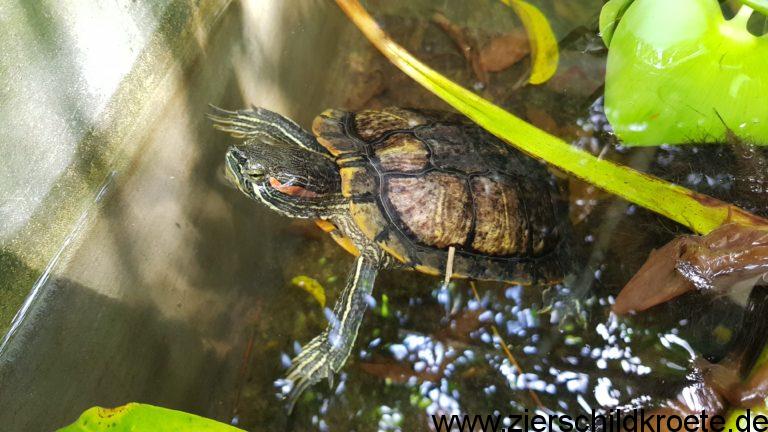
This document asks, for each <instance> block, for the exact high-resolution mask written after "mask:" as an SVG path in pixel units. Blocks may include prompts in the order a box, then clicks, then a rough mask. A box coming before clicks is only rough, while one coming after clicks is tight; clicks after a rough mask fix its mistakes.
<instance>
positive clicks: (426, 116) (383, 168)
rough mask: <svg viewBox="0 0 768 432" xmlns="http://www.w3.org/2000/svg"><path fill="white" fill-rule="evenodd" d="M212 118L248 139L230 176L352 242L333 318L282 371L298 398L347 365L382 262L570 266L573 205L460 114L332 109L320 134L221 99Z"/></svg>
mask: <svg viewBox="0 0 768 432" xmlns="http://www.w3.org/2000/svg"><path fill="white" fill-rule="evenodd" d="M211 118H212V119H213V120H214V121H215V126H216V127H217V128H218V129H221V130H224V131H226V132H229V133H230V134H232V135H233V136H235V137H237V138H243V139H244V141H243V142H242V143H241V144H238V145H237V146H234V147H231V148H230V149H229V151H228V152H227V156H226V166H227V171H228V175H229V176H230V177H231V179H232V180H233V181H234V182H235V184H236V185H237V186H238V188H239V189H240V190H241V191H242V192H243V193H245V194H246V195H248V196H249V197H251V198H253V199H255V200H257V201H260V202H262V203H264V204H265V205H266V206H267V207H269V208H271V209H273V210H275V211H277V212H278V213H281V214H283V215H285V216H288V217H294V218H309V219H317V220H321V221H325V222H324V225H326V226H328V227H329V231H330V232H331V235H333V236H334V238H335V239H336V240H337V241H338V242H339V243H340V244H342V245H343V246H345V247H346V249H347V250H349V251H351V252H352V253H354V254H355V255H357V260H356V261H355V265H354V268H353V269H352V270H351V271H350V274H349V278H348V280H347V284H346V287H345V288H344V291H342V293H341V294H340V296H339V298H338V301H337V302H336V305H335V307H334V310H333V313H334V317H333V318H332V319H330V321H331V322H330V323H329V324H328V327H327V328H326V330H325V331H324V332H323V333H322V334H320V335H319V336H317V337H315V338H314V339H313V340H312V341H310V342H309V343H308V344H307V345H305V346H304V347H303V349H302V351H301V353H300V354H299V355H298V356H297V357H296V358H295V359H293V364H292V366H291V369H290V371H289V372H288V375H287V380H288V381H289V382H290V383H291V385H292V387H291V390H290V394H289V400H290V401H291V404H292V403H293V401H295V399H296V397H297V396H298V395H299V394H300V393H301V392H302V391H303V390H304V389H306V388H307V387H308V386H310V385H312V384H313V383H315V382H317V381H318V380H320V379H321V378H329V379H332V378H333V375H334V373H336V372H338V371H339V369H341V367H342V366H343V365H344V363H345V361H346V359H347V357H348V356H349V353H350V351H351V349H352V345H353V343H354V341H355V337H356V335H357V330H358V328H359V326H360V322H361V321H362V317H363V314H364V311H365V308H366V304H367V302H366V297H367V296H369V295H370V294H371V291H372V289H373V284H374V279H375V277H376V273H377V272H378V271H379V270H380V269H382V268H407V269H414V270H418V271H421V272H424V273H429V274H434V275H438V274H441V273H443V272H444V271H445V268H446V265H447V259H448V256H449V249H450V248H451V247H454V248H455V249H454V251H455V255H454V260H453V275H455V276H458V277H465V278H472V279H479V280H498V281H509V282H514V283H521V284H530V283H532V282H536V281H539V282H553V281H556V280H558V279H560V278H561V277H562V276H563V273H564V268H563V259H564V257H563V253H562V246H563V244H564V243H565V242H564V241H563V232H564V228H565V224H567V222H566V221H567V218H566V217H565V215H564V214H563V211H562V205H560V204H558V203H559V202H560V201H559V200H557V198H556V196H557V195H556V192H557V188H556V185H555V182H554V179H553V178H552V176H551V175H550V174H549V173H548V172H547V170H546V169H545V167H544V166H543V165H541V164H540V163H539V162H537V161H535V160H533V159H531V158H529V157H527V156H525V155H523V154H522V153H520V152H518V151H515V150H514V149H511V148H510V147H509V146H507V145H505V144H504V143H503V142H501V141H500V140H498V139H497V138H496V137H494V136H492V135H490V134H489V133H487V132H486V131H484V130H483V129H481V128H480V127H478V126H476V125H475V124H473V123H471V122H469V121H468V120H467V119H465V118H464V117H460V116H458V115H454V114H447V113H439V112H426V111H418V110H410V109H401V108H386V109H384V110H380V111H375V110H369V111H361V112H358V113H350V112H344V111H340V110H328V111H325V112H323V113H322V114H320V116H318V117H317V118H316V119H315V121H314V123H313V124H312V130H313V132H314V135H312V134H310V133H308V132H306V131H304V130H303V129H302V128H301V127H299V126H298V125H297V124H296V123H294V122H292V121H291V120H289V119H286V118H285V117H282V116H281V115H279V114H276V113H274V112H271V111H267V110H265V109H262V108H255V109H253V110H242V111H224V110H218V109H217V110H216V111H215V113H214V114H213V115H211Z"/></svg>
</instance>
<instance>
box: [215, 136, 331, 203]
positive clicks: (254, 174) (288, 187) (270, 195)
mask: <svg viewBox="0 0 768 432" xmlns="http://www.w3.org/2000/svg"><path fill="white" fill-rule="evenodd" d="M226 170H227V177H228V178H229V179H230V180H231V181H232V182H233V183H235V185H236V186H237V187H238V189H240V190H241V191H242V192H243V193H245V194H246V195H248V196H249V197H251V198H253V199H255V200H257V201H260V202H263V203H264V204H266V205H267V206H268V207H270V208H272V209H274V210H277V211H278V212H280V213H283V214H285V215H287V216H291V217H313V216H312V215H308V213H307V212H306V211H304V210H308V209H306V207H308V206H312V205H320V204H321V203H322V202H323V201H325V200H324V198H327V197H328V196H331V195H338V194H339V193H340V192H341V180H340V177H339V171H338V167H337V166H336V164H335V163H334V162H333V161H332V160H331V159H330V158H328V157H326V156H323V155H321V154H318V153H315V152H313V151H310V150H307V149H304V148H302V147H299V146H297V145H295V144H293V143H287V142H284V141H281V140H273V139H269V138H258V139H249V140H246V141H244V142H243V143H242V144H238V145H236V146H232V147H230V148H229V150H228V151H227V156H226Z"/></svg>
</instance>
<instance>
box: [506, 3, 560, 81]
mask: <svg viewBox="0 0 768 432" xmlns="http://www.w3.org/2000/svg"><path fill="white" fill-rule="evenodd" d="M501 1H502V2H503V3H504V4H506V5H507V6H509V7H511V8H512V9H514V11H515V13H516V14H517V16H518V17H520V21H522V22H523V25H524V26H525V30H526V31H527V32H528V40H529V41H530V42H529V43H530V44H531V62H532V66H531V77H530V78H529V79H528V82H530V83H531V84H542V83H545V82H546V81H547V80H549V79H550V78H552V75H554V74H555V72H556V71H557V64H558V62H559V61H560V52H559V47H558V46H557V39H555V34H554V32H553V31H552V27H551V26H550V25H549V21H548V20H547V17H546V16H544V14H543V13H541V11H540V10H539V9H538V8H536V6H534V5H532V4H530V3H528V2H525V1H523V0H501Z"/></svg>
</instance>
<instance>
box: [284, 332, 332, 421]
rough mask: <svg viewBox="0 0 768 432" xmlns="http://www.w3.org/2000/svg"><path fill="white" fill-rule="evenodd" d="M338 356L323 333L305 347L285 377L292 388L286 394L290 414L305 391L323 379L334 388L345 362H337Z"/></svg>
mask: <svg viewBox="0 0 768 432" xmlns="http://www.w3.org/2000/svg"><path fill="white" fill-rule="evenodd" d="M336 354H337V353H335V352H334V351H333V349H332V346H331V343H330V342H329V341H328V337H327V335H326V334H325V333H323V334H321V335H319V336H317V337H315V338H314V339H312V340H311V341H310V342H309V343H308V344H307V345H305V346H304V347H303V348H302V349H301V352H300V353H299V355H297V356H296V358H294V359H293V361H292V362H291V367H290V368H289V369H288V372H287V374H286V377H285V380H286V381H287V382H288V383H289V386H290V390H288V392H287V394H285V399H286V401H287V402H288V412H289V413H290V412H291V411H293V406H294V405H295V404H296V401H297V400H298V398H299V396H301V394H302V393H304V390H306V389H307V388H309V387H310V386H312V385H313V384H315V383H317V382H318V381H320V380H321V379H323V378H327V379H328V384H329V385H330V386H331V388H333V378H334V375H335V374H336V372H338V369H339V368H340V367H341V364H343V361H342V362H338V361H337V360H338V355H336Z"/></svg>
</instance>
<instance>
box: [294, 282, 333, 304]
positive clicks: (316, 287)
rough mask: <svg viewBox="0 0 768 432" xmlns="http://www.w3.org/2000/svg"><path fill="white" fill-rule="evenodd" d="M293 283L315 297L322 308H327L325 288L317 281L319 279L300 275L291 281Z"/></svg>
mask: <svg viewBox="0 0 768 432" xmlns="http://www.w3.org/2000/svg"><path fill="white" fill-rule="evenodd" d="M291 283H292V284H293V285H295V286H297V287H299V288H301V289H303V290H304V291H306V292H308V293H309V295H311V296H312V297H314V298H315V300H317V302H318V303H320V307H325V288H324V287H323V284H321V283H320V282H318V281H317V279H313V278H311V277H309V276H304V275H300V276H296V277H294V278H293V279H291Z"/></svg>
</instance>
